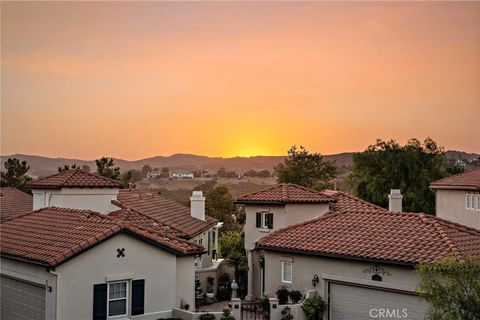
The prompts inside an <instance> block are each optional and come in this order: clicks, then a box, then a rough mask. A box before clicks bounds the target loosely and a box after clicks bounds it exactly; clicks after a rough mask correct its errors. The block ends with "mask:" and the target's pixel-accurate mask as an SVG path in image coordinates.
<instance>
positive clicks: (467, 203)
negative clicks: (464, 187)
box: [465, 193, 471, 210]
mask: <svg viewBox="0 0 480 320" xmlns="http://www.w3.org/2000/svg"><path fill="white" fill-rule="evenodd" d="M470 204H471V203H470V193H467V194H466V195H465V208H466V209H467V210H470Z"/></svg>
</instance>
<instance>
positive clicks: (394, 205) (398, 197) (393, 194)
mask: <svg viewBox="0 0 480 320" xmlns="http://www.w3.org/2000/svg"><path fill="white" fill-rule="evenodd" d="M402 199H403V196H402V193H401V192H400V189H391V190H390V194H389V195H388V210H390V211H393V212H402Z"/></svg>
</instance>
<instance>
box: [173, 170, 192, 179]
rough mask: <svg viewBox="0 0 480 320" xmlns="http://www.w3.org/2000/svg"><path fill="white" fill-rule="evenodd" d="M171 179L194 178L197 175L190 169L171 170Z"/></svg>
mask: <svg viewBox="0 0 480 320" xmlns="http://www.w3.org/2000/svg"><path fill="white" fill-rule="evenodd" d="M170 178H171V179H194V178H195V176H194V174H193V173H192V172H188V171H173V172H170Z"/></svg>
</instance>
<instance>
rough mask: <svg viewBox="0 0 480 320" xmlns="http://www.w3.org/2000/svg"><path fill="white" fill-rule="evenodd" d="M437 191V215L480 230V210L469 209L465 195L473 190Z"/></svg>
mask: <svg viewBox="0 0 480 320" xmlns="http://www.w3.org/2000/svg"><path fill="white" fill-rule="evenodd" d="M435 193H436V215H437V217H439V218H442V219H446V220H450V221H453V222H457V223H460V224H463V225H465V226H469V227H472V228H476V229H479V230H480V211H479V210H471V209H469V210H467V209H466V206H465V196H466V194H467V193H471V192H469V191H468V192H467V191H464V190H442V189H440V190H436V191H435ZM476 194H478V192H477V193H476Z"/></svg>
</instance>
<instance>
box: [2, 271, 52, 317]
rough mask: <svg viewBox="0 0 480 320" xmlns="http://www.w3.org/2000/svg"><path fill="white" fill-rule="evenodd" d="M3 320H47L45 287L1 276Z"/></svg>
mask: <svg viewBox="0 0 480 320" xmlns="http://www.w3.org/2000/svg"><path fill="white" fill-rule="evenodd" d="M0 296H1V298H0V303H1V305H0V308H1V312H0V318H1V319H2V320H27V319H28V320H37V319H38V320H45V287H41V286H36V285H33V284H30V283H27V282H23V281H19V280H15V279H12V278H8V277H4V276H0Z"/></svg>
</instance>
